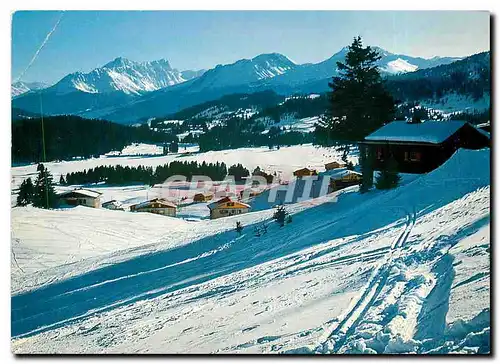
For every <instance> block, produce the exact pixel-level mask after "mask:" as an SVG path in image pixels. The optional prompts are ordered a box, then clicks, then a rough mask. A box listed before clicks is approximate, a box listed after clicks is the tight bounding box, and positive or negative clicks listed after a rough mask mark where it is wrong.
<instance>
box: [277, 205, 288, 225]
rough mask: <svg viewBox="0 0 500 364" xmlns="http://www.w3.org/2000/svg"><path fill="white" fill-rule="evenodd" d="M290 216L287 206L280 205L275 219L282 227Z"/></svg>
mask: <svg viewBox="0 0 500 364" xmlns="http://www.w3.org/2000/svg"><path fill="white" fill-rule="evenodd" d="M287 216H288V211H286V209H285V206H283V205H280V206H278V207H277V208H276V211H274V214H273V219H274V220H276V222H277V223H278V224H279V226H280V227H283V226H284V225H285V219H286V217H287Z"/></svg>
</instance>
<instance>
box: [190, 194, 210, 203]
mask: <svg viewBox="0 0 500 364" xmlns="http://www.w3.org/2000/svg"><path fill="white" fill-rule="evenodd" d="M212 198H214V195H213V194H212V193H201V192H200V193H197V194H195V195H194V196H193V201H194V202H207V201H210V200H211V199H212Z"/></svg>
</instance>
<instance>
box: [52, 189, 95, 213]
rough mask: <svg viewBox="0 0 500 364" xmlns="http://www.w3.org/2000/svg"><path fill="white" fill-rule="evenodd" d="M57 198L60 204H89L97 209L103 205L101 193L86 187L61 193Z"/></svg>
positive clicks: (88, 205)
mask: <svg viewBox="0 0 500 364" xmlns="http://www.w3.org/2000/svg"><path fill="white" fill-rule="evenodd" d="M57 199H58V202H59V205H68V206H87V207H93V208H96V209H98V208H100V207H101V193H100V192H97V191H92V190H87V189H84V188H76V189H74V190H72V191H68V192H63V193H60V194H58V195H57Z"/></svg>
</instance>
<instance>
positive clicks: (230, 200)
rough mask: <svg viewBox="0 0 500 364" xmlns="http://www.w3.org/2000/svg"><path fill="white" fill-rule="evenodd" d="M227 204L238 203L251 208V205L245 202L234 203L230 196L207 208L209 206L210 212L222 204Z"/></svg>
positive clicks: (210, 204)
mask: <svg viewBox="0 0 500 364" xmlns="http://www.w3.org/2000/svg"><path fill="white" fill-rule="evenodd" d="M226 202H234V203H237V204H239V205H242V206H244V207H248V208H250V205H248V204H246V203H243V202H240V201H233V200H232V199H231V197H229V196H226V197H223V198H221V199H220V200H217V201H215V202H212V203H209V204H208V205H207V206H208V208H209V209H210V210H213V209H215V208H217V207H218V206H219V205H220V204H223V203H226Z"/></svg>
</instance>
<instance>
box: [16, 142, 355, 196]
mask: <svg viewBox="0 0 500 364" xmlns="http://www.w3.org/2000/svg"><path fill="white" fill-rule="evenodd" d="M143 147H145V145H143ZM185 147H186V148H185ZM147 149H148V150H153V149H155V150H157V147H156V146H154V145H149V146H148V148H147ZM130 151H131V152H132V153H129V152H130ZM192 151H196V148H195V147H193V146H189V145H184V144H182V143H181V145H180V148H179V152H180V153H184V152H192ZM136 152H138V149H137V148H136V147H134V146H133V145H131V146H128V147H126V148H125V149H124V150H123V151H122V153H124V154H127V155H128V154H137V153H136ZM113 154H114V153H113ZM341 156H342V153H341V152H340V151H336V150H335V149H333V148H323V147H316V146H314V145H312V144H304V145H295V146H291V147H282V148H280V149H279V150H277V149H273V150H269V148H268V147H256V148H238V149H227V150H220V151H209V152H205V153H199V154H195V153H193V154H192V155H183V154H169V155H165V156H164V155H161V156H155V157H149V158H140V157H134V156H131V157H120V156H115V155H109V156H101V157H100V158H91V159H84V160H74V161H62V162H48V163H44V165H45V166H46V168H48V169H49V171H50V172H51V173H52V175H53V176H54V180H55V181H59V177H60V176H61V174H63V175H66V173H69V172H76V171H83V170H84V169H89V168H95V167H97V166H107V165H123V166H125V165H128V166H130V167H132V166H139V165H142V166H151V167H156V166H159V165H163V164H165V163H170V162H172V161H174V160H180V161H198V162H200V163H201V162H203V161H205V162H207V163H216V162H224V163H225V164H226V165H227V166H228V167H229V166H231V165H233V164H238V163H241V164H243V166H244V167H245V168H247V169H248V170H250V171H253V170H254V169H255V167H257V166H259V167H260V168H261V169H263V170H265V171H268V172H269V173H272V172H276V173H277V174H279V175H280V176H281V177H282V178H283V179H290V178H291V177H292V174H293V171H294V170H296V169H299V168H302V167H304V166H305V167H309V168H316V169H318V170H323V169H324V164H325V163H328V162H331V161H332V160H340V158H341ZM354 161H355V160H354ZM11 172H12V173H11V188H12V191H13V192H16V190H17V188H18V187H19V185H20V184H21V183H22V181H23V180H24V179H26V178H28V177H32V179H33V178H36V164H29V165H24V166H18V167H13V168H11Z"/></svg>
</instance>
